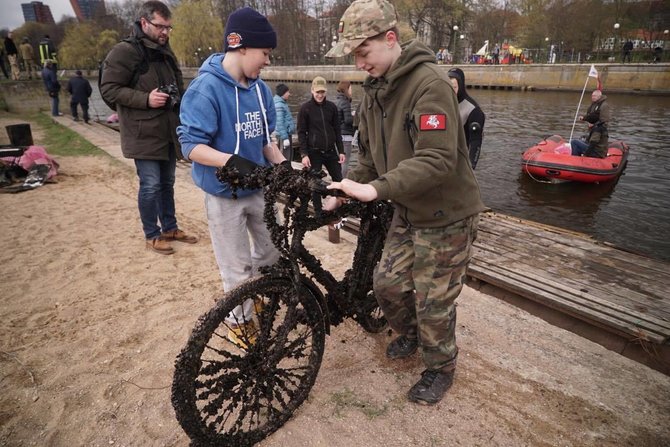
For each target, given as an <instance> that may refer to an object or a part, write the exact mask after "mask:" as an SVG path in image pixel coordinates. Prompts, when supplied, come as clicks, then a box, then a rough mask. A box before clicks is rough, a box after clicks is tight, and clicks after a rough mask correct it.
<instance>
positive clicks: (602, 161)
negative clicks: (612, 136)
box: [521, 135, 628, 183]
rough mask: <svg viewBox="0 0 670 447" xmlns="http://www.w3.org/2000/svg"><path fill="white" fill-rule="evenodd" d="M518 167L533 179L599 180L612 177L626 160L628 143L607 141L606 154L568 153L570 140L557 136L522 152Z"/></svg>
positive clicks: (616, 175) (618, 173) (616, 174)
mask: <svg viewBox="0 0 670 447" xmlns="http://www.w3.org/2000/svg"><path fill="white" fill-rule="evenodd" d="M522 159H523V161H522V162H521V169H523V171H524V172H525V173H527V174H528V175H530V176H531V177H533V178H536V177H537V178H542V179H551V180H562V181H573V182H585V183H599V182H607V181H609V180H614V179H616V178H617V177H618V176H619V175H621V173H622V172H623V170H624V168H625V167H626V162H627V161H628V145H627V144H626V143H624V142H623V141H618V140H610V142H609V149H608V151H607V157H605V158H593V157H580V156H573V155H571V154H570V143H568V142H566V141H565V140H564V139H563V138H561V137H560V136H558V135H552V136H551V137H548V138H547V139H545V140H542V141H540V142H539V143H538V144H536V145H535V146H533V147H531V148H530V149H528V150H527V151H526V152H524V153H523V157H522Z"/></svg>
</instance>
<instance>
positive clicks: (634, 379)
mask: <svg viewBox="0 0 670 447" xmlns="http://www.w3.org/2000/svg"><path fill="white" fill-rule="evenodd" d="M13 122H16V119H15V118H14V117H12V116H11V115H7V114H2V115H0V124H1V125H2V127H4V126H5V125H7V124H11V123H13ZM81 126H83V124H81ZM33 136H34V138H35V141H36V143H38V144H39V143H40V136H41V134H40V130H39V128H37V126H36V125H35V124H33ZM2 137H3V138H5V140H2V139H0V143H4V142H6V141H7V140H6V137H5V136H4V135H2ZM47 149H48V148H47ZM58 161H59V162H60V164H61V172H60V175H59V176H58V177H57V180H58V183H55V184H47V185H44V186H42V187H40V188H37V189H35V190H33V191H28V192H23V193H20V194H15V195H10V194H1V195H0V209H1V212H0V225H1V227H2V228H3V230H4V231H3V237H2V242H0V266H1V267H0V268H1V269H2V270H1V271H2V276H1V278H2V280H1V281H2V286H1V287H0V446H32V445H35V446H68V447H69V446H84V445H86V446H109V445H114V446H186V445H188V443H189V440H188V438H187V437H186V435H185V434H184V432H183V431H182V430H181V428H180V426H179V425H178V423H177V421H176V419H175V417H174V412H173V410H172V406H171V404H170V385H171V380H172V372H173V363H174V359H175V357H176V355H177V353H178V352H179V350H180V349H181V348H182V347H183V346H184V344H185V342H186V339H187V337H188V334H189V332H190V330H191V328H192V327H193V325H194V323H195V321H196V319H197V318H198V316H199V315H201V314H202V313H204V312H205V311H206V310H207V309H208V308H210V307H211V306H212V305H213V303H214V301H215V300H216V299H218V298H221V297H222V287H221V282H220V278H219V275H218V271H217V267H216V263H215V261H214V256H213V253H212V248H211V245H210V243H209V237H208V230H207V223H206V220H205V215H204V208H203V198H202V193H201V192H200V191H199V190H198V189H197V188H196V187H194V186H193V184H192V183H191V181H190V178H189V172H188V167H186V166H183V165H180V167H179V168H178V176H177V177H178V178H177V186H176V193H175V195H176V202H177V214H178V219H179V224H180V227H182V228H183V229H185V230H187V231H188V232H190V233H194V234H196V235H198V236H199V237H200V238H201V240H200V242H199V243H198V244H195V245H188V244H175V248H176V250H177V251H176V253H175V254H174V255H172V256H162V255H158V254H155V253H153V252H150V251H148V250H146V249H145V247H144V240H143V237H142V232H141V228H140V223H139V217H138V212H137V206H136V195H137V180H136V178H135V174H134V172H133V170H132V169H131V168H130V167H128V166H127V165H124V164H122V163H119V162H118V161H117V160H115V159H113V158H111V157H109V156H106V155H103V156H96V157H93V156H87V157H58ZM352 241H353V238H352V237H351V236H346V237H345V238H344V239H343V241H342V243H340V244H337V245H334V244H331V243H329V242H328V241H327V238H326V230H325V229H322V230H320V231H317V232H315V233H314V234H312V235H310V237H309V238H308V240H307V245H308V246H309V247H310V249H312V250H313V251H314V252H315V253H316V254H318V255H319V256H320V257H321V258H322V259H323V260H324V264H325V265H326V266H327V267H328V268H329V269H331V270H332V271H333V272H336V273H337V274H338V275H341V273H342V272H343V271H344V269H346V267H347V265H346V263H347V262H350V259H351V254H352V250H353V243H352ZM457 337H458V343H459V346H460V357H459V366H458V369H457V373H456V379H455V383H454V386H453V388H452V389H451V390H450V391H449V393H448V395H447V397H446V398H445V399H444V400H443V401H442V402H441V403H439V404H438V405H436V406H434V407H423V406H417V405H414V404H412V403H410V402H408V401H407V400H406V398H405V393H406V391H407V389H408V388H409V387H410V386H411V385H412V384H413V383H414V382H415V381H416V380H417V379H418V377H419V374H420V372H421V370H422V369H423V368H422V366H421V362H420V360H419V359H418V358H412V359H409V360H399V361H391V360H388V359H386V358H385V356H384V350H385V346H386V344H387V343H388V342H389V341H390V340H391V339H392V336H391V335H389V334H388V333H386V332H384V333H381V334H376V335H370V334H367V333H365V332H364V331H363V330H362V329H361V328H359V327H358V326H357V325H356V324H355V323H354V322H352V321H347V322H345V323H343V324H341V325H340V326H337V327H335V328H333V331H332V333H331V335H330V336H329V337H328V338H327V341H326V351H325V354H324V360H323V364H322V367H321V370H320V372H319V375H318V378H317V381H316V384H315V386H314V388H313V389H312V392H311V394H310V397H309V399H308V400H307V401H306V402H305V403H304V404H303V405H302V406H301V407H300V408H299V409H298V410H297V411H296V412H295V414H294V416H293V418H292V419H291V420H290V421H289V422H288V423H287V424H286V425H285V426H284V427H282V428H281V429H280V430H279V431H277V432H276V433H275V434H273V435H272V436H270V437H269V438H267V439H266V440H264V441H263V442H262V443H261V445H262V446H347V447H349V446H410V445H411V446H453V445H461V446H526V445H527V446H614V445H616V446H662V445H670V377H668V376H665V375H663V374H661V373H659V372H657V371H654V370H652V369H650V368H648V367H646V366H643V365H641V364H638V363H636V362H634V361H632V360H630V359H627V358H625V357H622V356H620V355H618V354H617V353H615V352H612V351H608V350H606V349H605V348H603V347H602V346H600V345H597V344H595V343H592V342H590V341H588V340H586V339H583V338H581V337H579V336H577V335H575V334H573V333H571V332H568V331H565V330H563V329H560V328H557V327H554V326H552V325H550V324H549V323H547V322H545V321H543V320H541V319H539V318H537V317H534V316H532V315H530V314H528V313H526V312H524V311H522V310H520V309H518V308H516V307H514V306H512V305H510V304H508V303H506V302H504V301H501V300H499V299H497V298H495V297H493V296H490V295H487V294H484V293H481V292H479V291H476V290H474V289H471V288H469V287H466V288H464V290H463V293H462V294H461V296H460V297H459V299H458V327H457Z"/></svg>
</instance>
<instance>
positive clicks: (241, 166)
mask: <svg viewBox="0 0 670 447" xmlns="http://www.w3.org/2000/svg"><path fill="white" fill-rule="evenodd" d="M226 167H227V168H235V169H237V172H238V174H239V176H240V177H244V176H245V175H249V174H251V173H252V172H253V171H254V169H256V168H258V167H259V165H257V164H256V163H254V162H253V161H250V160H247V159H246V158H244V157H240V156H239V155H235V154H233V155H231V156H230V158H229V159H228V161H227V162H226Z"/></svg>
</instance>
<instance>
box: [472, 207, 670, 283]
mask: <svg viewBox="0 0 670 447" xmlns="http://www.w3.org/2000/svg"><path fill="white" fill-rule="evenodd" d="M480 229H481V230H482V231H489V232H492V233H498V234H501V235H507V236H513V235H516V234H522V235H536V236H537V237H539V238H543V239H547V240H551V241H554V242H556V243H558V244H560V245H561V246H566V247H578V248H581V249H583V250H585V251H588V252H592V253H593V252H595V253H596V254H603V253H607V254H608V255H609V256H608V258H609V260H610V263H611V264H610V265H612V266H613V267H616V268H627V269H630V268H636V269H639V270H638V272H637V273H639V274H640V275H641V276H644V275H645V274H649V275H655V274H656V273H661V274H663V275H667V276H670V264H668V263H665V262H662V261H657V260H654V259H651V258H648V257H645V256H641V255H639V254H635V253H631V252H627V251H624V250H621V249H618V248H616V247H612V246H611V245H609V244H605V243H602V242H598V241H596V240H595V239H593V238H591V237H589V236H587V235H585V234H582V233H577V232H574V231H570V230H564V229H560V228H556V227H551V226H548V225H544V224H540V223H537V222H533V221H529V220H524V219H520V218H514V217H510V216H504V215H500V214H496V213H484V214H482V218H481V219H480ZM505 230H508V231H505ZM631 261H633V262H631ZM649 279H652V278H649Z"/></svg>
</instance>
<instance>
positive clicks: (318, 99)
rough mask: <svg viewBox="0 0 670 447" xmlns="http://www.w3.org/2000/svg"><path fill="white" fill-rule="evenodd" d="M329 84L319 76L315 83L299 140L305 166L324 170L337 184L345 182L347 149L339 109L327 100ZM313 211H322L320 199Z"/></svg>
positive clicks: (303, 110)
mask: <svg viewBox="0 0 670 447" xmlns="http://www.w3.org/2000/svg"><path fill="white" fill-rule="evenodd" d="M326 92H327V83H326V80H325V79H324V78H322V77H321V76H317V77H316V78H314V80H313V81H312V98H311V99H310V100H309V101H307V102H306V103H304V104H303V105H302V106H301V107H300V112H298V140H299V141H300V153H301V155H302V165H303V166H304V167H306V168H311V169H312V170H313V171H316V172H321V168H322V167H323V166H325V167H326V170H327V171H328V174H330V177H331V178H332V179H333V181H334V182H339V181H341V180H342V169H341V166H340V165H341V164H342V163H344V160H345V156H344V146H343V144H342V134H341V131H340V119H339V116H338V112H337V106H336V105H335V104H333V103H332V102H330V101H328V100H326ZM313 200H314V207H315V209H316V210H317V212H319V211H320V210H321V197H320V196H319V195H318V194H315V195H314V198H313Z"/></svg>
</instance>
